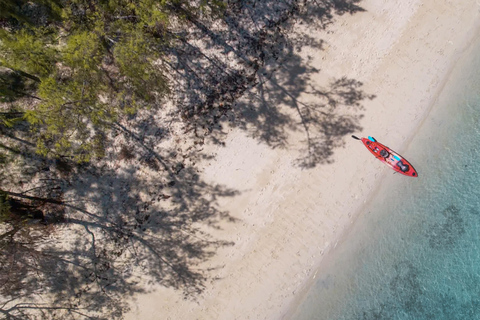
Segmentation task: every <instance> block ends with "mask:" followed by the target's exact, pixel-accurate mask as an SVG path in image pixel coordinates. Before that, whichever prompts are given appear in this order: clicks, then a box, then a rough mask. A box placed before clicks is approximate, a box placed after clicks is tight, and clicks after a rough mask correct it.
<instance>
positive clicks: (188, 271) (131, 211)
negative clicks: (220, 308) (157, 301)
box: [0, 150, 237, 319]
mask: <svg viewBox="0 0 480 320" xmlns="http://www.w3.org/2000/svg"><path fill="white" fill-rule="evenodd" d="M135 151H136V153H137V154H140V155H142V154H143V155H146V154H147V152H145V151H144V152H143V153H142V152H141V150H135ZM155 157H158V158H160V155H158V154H155ZM129 162H130V163H132V164H133V163H134V162H135V161H134V160H133V159H130V160H129ZM164 163H165V165H166V167H165V168H163V169H162V168H158V171H157V172H158V174H157V175H155V173H154V172H151V174H150V176H151V177H153V179H145V178H144V177H143V178H141V177H139V175H138V169H136V168H135V167H134V166H129V165H127V166H125V170H123V171H121V173H119V171H118V170H112V169H110V168H108V166H104V167H100V168H94V167H84V168H80V169H78V171H77V170H76V169H72V171H75V172H72V173H70V174H71V176H70V179H68V183H65V180H61V179H58V180H56V179H55V178H54V176H53V170H51V171H50V172H51V173H50V178H49V179H50V180H49V184H48V186H43V187H42V186H39V187H40V188H39V189H38V190H41V191H39V192H37V193H36V196H30V195H26V194H24V193H14V192H9V194H10V196H11V197H12V199H13V198H17V199H23V201H27V202H28V203H29V204H30V205H31V206H32V207H35V208H37V209H39V210H41V211H42V213H43V215H40V217H41V219H40V220H41V221H39V222H38V223H36V224H34V225H32V226H30V227H25V226H22V227H20V226H19V228H18V230H15V228H13V229H11V230H10V231H13V232H10V234H8V233H4V236H2V239H0V240H1V246H2V255H1V257H0V262H1V264H0V267H1V271H2V272H1V274H2V276H1V277H0V281H1V282H2V289H1V295H2V297H3V298H2V301H1V302H0V303H1V305H0V313H3V314H4V315H5V316H6V318H7V319H29V317H32V319H33V318H34V316H39V315H41V317H43V318H45V319H48V318H52V319H55V318H60V319H64V318H82V317H85V318H91V319H114V318H121V317H122V315H123V313H124V312H125V311H127V310H128V309H129V305H128V301H127V300H126V298H127V297H131V296H132V295H134V294H137V293H142V292H146V289H145V285H146V284H149V283H150V284H156V285H161V286H164V287H167V288H173V289H176V290H179V291H181V292H183V294H184V296H185V297H189V298H193V297H194V296H195V295H197V294H198V293H201V292H202V291H203V288H204V286H205V283H206V281H209V280H210V278H209V272H210V271H211V268H217V267H221V266H208V267H206V266H205V265H204V263H205V262H207V261H208V260H209V259H210V258H211V257H212V256H213V255H214V254H215V252H216V250H217V249H218V248H220V247H225V246H232V245H233V243H232V242H229V241H223V240H221V239H215V238H213V237H212V236H211V234H210V233H209V232H208V230H209V228H220V222H222V221H223V223H224V222H227V223H228V222H231V223H233V222H235V221H236V219H235V218H233V217H231V216H230V215H229V214H228V213H227V212H223V211H220V210H218V209H217V206H216V201H217V200H218V199H219V198H222V197H232V196H235V195H236V194H237V192H236V191H234V190H230V189H227V188H225V187H223V186H220V185H212V184H208V183H206V182H205V181H202V180H201V179H200V177H199V175H198V174H197V173H196V171H195V170H194V169H193V168H182V169H180V168H179V167H177V171H172V170H171V169H170V168H171V167H175V166H169V165H168V161H165V162H164ZM53 180H55V181H59V185H58V186H57V187H58V188H57V187H54V186H53V185H52V181H53ZM59 190H61V191H59ZM68 199H74V200H72V201H69V200H68ZM64 226H65V227H68V228H64ZM39 297H41V298H39ZM25 301H28V303H26V302H25Z"/></svg>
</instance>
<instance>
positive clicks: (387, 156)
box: [352, 136, 418, 177]
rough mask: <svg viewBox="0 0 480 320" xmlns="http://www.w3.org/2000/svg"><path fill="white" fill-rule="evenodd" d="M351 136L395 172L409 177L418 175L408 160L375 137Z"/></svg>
mask: <svg viewBox="0 0 480 320" xmlns="http://www.w3.org/2000/svg"><path fill="white" fill-rule="evenodd" d="M352 138H354V139H357V140H360V141H362V142H363V144H364V145H365V147H367V149H368V150H369V151H370V152H371V153H372V154H373V155H374V156H375V158H377V159H378V160H380V161H382V162H383V163H385V164H386V165H388V166H389V167H391V168H392V169H393V170H395V171H396V172H399V173H401V174H403V175H406V176H409V177H418V173H417V171H416V170H415V168H414V167H413V166H412V165H411V164H410V162H408V161H407V160H406V159H405V158H403V157H402V156H401V155H399V154H398V153H396V152H395V151H393V150H392V149H390V148H389V147H387V146H384V145H383V144H381V143H380V142H378V141H377V140H375V138H373V137H368V139H367V138H361V139H360V138H358V137H356V136H352Z"/></svg>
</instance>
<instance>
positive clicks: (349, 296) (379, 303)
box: [292, 43, 480, 320]
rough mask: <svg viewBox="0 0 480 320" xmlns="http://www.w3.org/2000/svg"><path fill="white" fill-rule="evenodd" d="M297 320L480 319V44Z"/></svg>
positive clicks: (464, 58) (471, 51)
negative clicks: (408, 165) (414, 174)
mask: <svg viewBox="0 0 480 320" xmlns="http://www.w3.org/2000/svg"><path fill="white" fill-rule="evenodd" d="M402 154H403V155H404V156H406V158H407V159H409V160H410V161H411V162H412V163H413V164H414V165H415V168H416V169H417V171H418V172H419V178H418V179H412V178H408V177H403V176H400V175H393V174H388V173H386V174H385V176H384V177H383V178H382V179H383V181H382V187H381V189H380V191H379V192H378V194H377V195H376V196H375V197H374V199H373V200H372V202H371V203H370V204H369V205H368V208H367V209H366V210H365V212H363V213H362V214H361V216H360V217H359V218H358V220H357V222H356V223H355V224H354V226H353V228H352V231H351V232H350V233H349V235H348V236H347V237H346V239H345V240H344V242H343V243H341V244H339V245H338V247H337V249H336V250H335V252H334V253H332V256H331V257H329V259H328V260H329V262H328V264H326V265H324V266H322V269H321V270H320V271H319V272H318V274H317V278H316V279H318V280H317V282H316V283H315V284H314V285H313V286H312V288H311V289H310V290H309V292H308V293H307V294H306V297H305V298H304V300H303V302H302V303H301V304H300V306H299V308H298V309H297V310H296V312H295V314H294V315H293V316H292V319H297V320H301V319H309V320H310V319H328V320H335V319H338V320H347V319H348V320H350V319H365V320H370V319H398V320H400V319H402V320H403V319H435V320H437V319H445V320H455V319H462V320H466V319H480V43H479V44H474V45H472V46H471V48H470V49H469V50H467V52H465V53H464V54H463V55H462V58H461V59H460V61H459V62H458V63H457V64H456V66H455V67H454V70H453V72H452V73H451V74H450V76H449V80H448V82H447V83H446V85H445V87H444V89H443V91H442V92H441V94H440V95H439V98H438V100H437V101H436V102H435V104H434V106H433V108H432V111H431V113H430V114H429V116H428V118H427V119H426V120H425V122H424V124H423V125H422V126H421V127H420V128H419V130H418V132H417V133H416V134H415V137H414V138H413V139H412V141H411V143H410V144H409V146H408V148H406V149H405V150H402Z"/></svg>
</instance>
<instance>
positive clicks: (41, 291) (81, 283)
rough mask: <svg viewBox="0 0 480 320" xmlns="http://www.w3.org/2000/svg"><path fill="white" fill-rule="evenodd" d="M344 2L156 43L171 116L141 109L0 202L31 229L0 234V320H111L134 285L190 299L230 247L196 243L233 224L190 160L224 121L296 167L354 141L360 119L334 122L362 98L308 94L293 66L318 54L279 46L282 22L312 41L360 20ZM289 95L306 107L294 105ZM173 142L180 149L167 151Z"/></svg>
mask: <svg viewBox="0 0 480 320" xmlns="http://www.w3.org/2000/svg"><path fill="white" fill-rule="evenodd" d="M358 2H359V1H358V0H351V1H348V0H345V1H293V0H292V1H287V0H284V1H278V0H271V1H257V0H245V1H244V0H238V1H229V5H228V9H227V10H226V12H225V16H224V21H225V23H224V24H223V25H222V26H221V27H220V28H219V27H218V26H216V25H215V24H213V23H210V22H209V21H206V20H202V19H201V18H200V17H196V16H188V17H187V18H188V19H189V21H190V24H191V25H190V27H191V32H188V33H187V32H183V33H182V32H177V30H170V31H169V32H172V33H174V34H175V39H176V40H175V41H176V42H175V43H174V44H175V45H174V46H172V47H170V48H168V49H166V50H168V53H169V58H168V59H166V60H165V61H164V63H165V64H166V65H167V67H168V68H169V71H171V72H172V74H174V76H173V78H172V79H171V80H172V81H173V83H174V85H173V90H172V91H173V93H172V95H173V97H174V100H175V104H176V105H177V106H178V110H177V109H175V110H174V111H173V112H172V113H171V114H168V115H163V116H162V115H159V114H157V113H156V109H155V108H152V109H151V110H150V111H145V112H144V113H142V112H140V113H139V114H137V115H135V116H132V117H131V118H130V119H121V120H119V122H118V123H116V124H114V134H113V136H112V137H111V141H106V142H105V145H112V148H111V149H109V150H107V157H106V159H104V160H101V161H98V163H96V164H95V165H91V166H84V167H78V166H76V165H73V164H71V163H69V162H68V161H67V160H65V159H63V160H59V161H56V162H51V161H50V162H49V161H47V160H45V159H41V160H39V161H40V162H41V163H43V164H39V165H38V166H39V168H42V166H45V167H47V168H49V169H48V170H47V169H45V170H38V172H37V173H36V175H35V177H32V180H34V178H35V181H38V183H36V184H35V185H34V186H33V188H34V189H33V191H28V192H27V191H25V192H21V191H16V192H13V191H10V192H9V195H10V196H11V197H12V198H14V199H18V200H22V201H24V202H25V203H27V204H28V205H30V206H32V207H35V208H37V209H39V210H41V211H42V216H43V218H42V219H39V221H38V223H36V224H34V225H33V226H28V227H25V226H24V225H21V224H19V225H18V226H19V228H18V230H17V229H15V224H12V225H11V226H10V229H8V230H2V232H3V231H5V233H3V236H2V237H1V238H0V245H1V249H2V252H1V255H0V275H1V276H0V281H1V283H0V284H1V289H0V293H1V297H2V298H1V301H0V313H2V314H3V315H4V317H5V318H7V319H28V317H29V316H31V315H36V316H37V317H40V318H44V319H48V318H50V319H68V318H72V319H77V318H80V319H81V318H89V319H115V318H122V316H123V314H124V313H125V312H126V311H127V310H128V309H129V301H128V300H127V299H128V298H129V297H131V296H133V295H134V294H137V293H143V292H146V290H148V289H146V288H147V287H146V286H145V284H146V283H150V284H155V285H158V284H159V285H162V286H165V287H168V288H173V289H176V290H178V291H181V292H183V293H184V295H185V297H187V298H189V299H195V297H196V296H197V295H198V293H200V292H202V290H203V288H204V287H205V285H206V283H207V282H208V281H210V280H211V274H212V273H211V271H212V268H219V267H221V266H215V265H213V266H212V265H209V264H208V263H209V260H210V258H211V257H212V256H213V255H215V253H216V251H217V250H218V248H221V247H226V246H232V245H233V243H232V242H229V241H225V240H222V239H217V238H214V237H213V236H212V235H211V233H210V232H209V230H211V228H221V225H222V224H224V223H235V222H236V219H235V218H234V217H232V216H231V215H230V214H229V213H228V212H224V211H221V210H219V209H218V205H217V201H218V200H219V199H220V198H228V197H234V196H236V195H238V191H236V190H231V189H228V188H226V187H225V186H221V185H215V184H211V183H209V182H207V181H204V180H203V179H202V177H201V176H200V175H199V174H198V173H197V171H196V168H195V161H196V159H198V158H200V157H208V156H211V155H205V154H202V152H201V150H202V148H203V147H202V145H203V143H204V140H205V139H210V140H211V141H213V142H216V143H219V144H221V143H222V139H221V135H222V134H225V132H224V130H223V128H224V127H225V126H228V125H229V124H230V123H231V121H233V122H234V123H235V125H236V126H239V127H240V128H243V129H245V130H248V132H249V133H250V134H252V136H254V137H255V138H256V139H259V140H261V141H263V142H265V143H267V144H268V145H270V146H271V147H272V148H275V147H286V146H287V144H288V139H289V134H290V132H293V131H302V132H303V133H304V135H305V140H304V141H303V143H302V146H304V147H303V150H300V152H301V154H302V156H300V157H299V158H298V164H299V165H300V166H302V167H305V168H312V167H314V166H315V165H317V164H321V163H328V162H329V161H331V155H332V154H333V152H334V149H335V148H338V147H339V146H341V143H342V137H343V136H345V135H348V134H350V133H352V132H354V131H356V130H358V129H359V128H360V126H359V120H360V118H361V115H360V114H359V113H358V112H356V113H355V112H344V110H343V109H344V108H354V109H355V110H357V111H361V104H360V103H361V101H362V100H364V99H371V98H373V96H370V95H367V94H365V93H364V92H363V91H362V90H361V85H362V84H361V83H360V82H359V81H357V80H355V79H348V78H344V77H340V78H339V79H334V80H333V81H332V82H331V83H330V85H329V86H328V87H326V88H312V87H311V86H310V80H311V77H312V75H314V74H316V73H318V72H319V70H317V69H315V68H313V67H312V66H311V65H310V61H304V60H302V59H301V58H300V56H299V55H297V54H296V53H295V52H296V49H297V48H299V47H302V46H310V47H314V48H317V49H318V50H321V49H322V47H323V43H322V42H321V41H317V40H315V39H314V38H312V37H308V36H303V37H298V38H295V39H290V38H289V37H288V36H287V32H288V28H289V27H291V26H289V23H290V22H291V20H290V19H295V20H296V21H297V22H298V20H299V19H300V20H302V21H304V23H309V24H311V26H312V28H317V29H325V28H327V27H328V25H329V24H330V23H333V22H334V17H335V15H338V14H344V13H349V14H353V13H355V12H360V11H363V9H362V8H360V7H358V6H357V3H358ZM177 9H178V10H181V8H177ZM252 87H255V90H252V92H249V93H248V95H245V96H244V97H243V98H242V100H241V101H240V100H239V97H241V96H242V95H244V94H245V92H247V89H251V88H252ZM303 94H308V95H312V96H314V97H315V103H311V102H309V103H305V102H302V99H301V97H300V95H303ZM278 105H284V106H287V109H288V108H289V109H288V110H286V109H285V108H278V107H277V106H278ZM179 115H180V116H179ZM175 127H176V129H175ZM178 128H180V129H178ZM179 131H181V135H180V137H177V136H174V135H175V134H178V133H179ZM184 138H185V139H187V140H188V139H192V141H193V142H192V143H191V144H189V143H182V142H181V141H179V142H178V143H177V141H176V140H182V139H184ZM167 141H170V142H171V141H175V143H168V142H167ZM23 148H33V147H32V146H29V145H24V146H23ZM20 226H21V227H20Z"/></svg>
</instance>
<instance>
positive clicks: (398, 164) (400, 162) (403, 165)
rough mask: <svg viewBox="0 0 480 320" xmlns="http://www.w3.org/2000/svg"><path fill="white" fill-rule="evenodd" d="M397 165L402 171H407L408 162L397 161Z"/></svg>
mask: <svg viewBox="0 0 480 320" xmlns="http://www.w3.org/2000/svg"><path fill="white" fill-rule="evenodd" d="M397 166H398V167H399V168H400V170H402V172H407V171H408V169H409V167H408V164H404V163H403V162H402V161H398V162H397Z"/></svg>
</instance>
